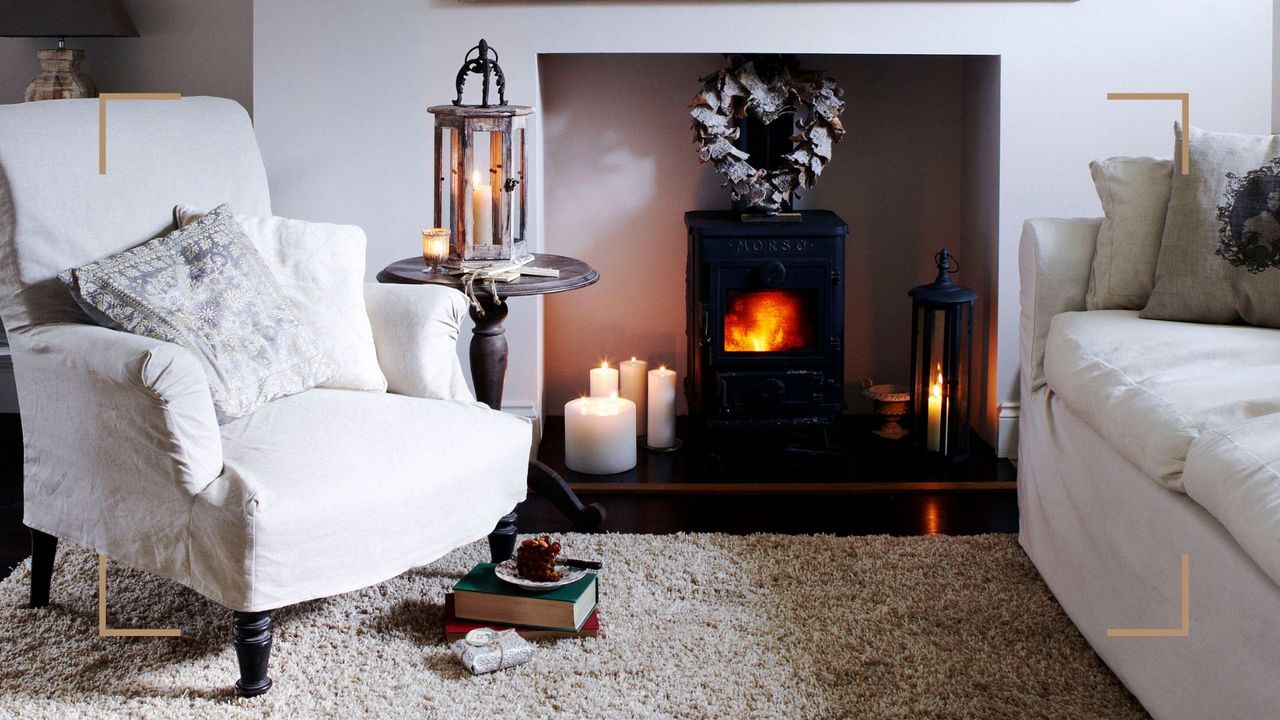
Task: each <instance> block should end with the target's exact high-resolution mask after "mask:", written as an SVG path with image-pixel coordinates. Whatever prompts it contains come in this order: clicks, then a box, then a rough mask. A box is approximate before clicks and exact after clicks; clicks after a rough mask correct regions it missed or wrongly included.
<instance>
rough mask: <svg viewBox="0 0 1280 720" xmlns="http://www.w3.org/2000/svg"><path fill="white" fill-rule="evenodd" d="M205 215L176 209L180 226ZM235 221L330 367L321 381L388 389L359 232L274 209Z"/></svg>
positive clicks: (190, 209) (181, 207)
mask: <svg viewBox="0 0 1280 720" xmlns="http://www.w3.org/2000/svg"><path fill="white" fill-rule="evenodd" d="M232 209H233V210H234V209H235V208H232ZM205 215H206V213H205V212H204V211H202V210H199V209H197V208H195V207H192V206H189V205H178V206H176V207H174V209H173V219H174V222H175V223H176V224H177V226H178V227H180V228H181V227H186V226H187V225H190V224H191V223H193V222H195V221H197V220H199V219H200V218H202V217H204V216H205ZM235 221H236V223H238V224H239V225H240V227H241V229H243V230H244V232H245V235H247V236H248V237H249V241H250V242H252V243H253V246H254V247H255V248H257V249H258V253H259V254H260V255H262V260H263V262H265V263H266V264H267V268H268V269H269V270H270V271H271V275H272V276H273V277H274V278H275V279H276V282H278V283H279V284H280V292H281V293H282V294H283V295H284V297H285V299H286V300H288V301H289V304H290V305H292V306H293V309H294V311H295V312H297V313H298V318H299V319H300V320H302V324H303V325H305V326H306V327H308V328H310V330H311V332H312V333H314V334H315V337H316V343H317V344H318V345H319V346H320V352H321V353H322V354H323V355H324V356H325V357H326V358H328V359H329V361H330V364H331V365H332V366H333V373H332V374H331V375H330V376H329V379H328V380H326V381H325V382H324V383H322V384H321V386H322V387H331V388H348V389H350V390H373V391H375V392H382V391H384V390H386V389H387V378H386V377H385V376H384V375H383V374H382V369H381V368H380V367H379V366H378V353H377V350H375V349H374V345H373V330H372V328H371V327H370V325H369V314H368V312H367V311H366V309H365V303H364V265H365V245H366V244H367V241H366V239H365V235H364V230H361V229H360V228H359V227H357V226H355V225H334V224H331V223H313V222H307V221H305V220H290V219H288V218H282V217H276V216H274V215H236V216H235ZM455 344H456V343H455Z"/></svg>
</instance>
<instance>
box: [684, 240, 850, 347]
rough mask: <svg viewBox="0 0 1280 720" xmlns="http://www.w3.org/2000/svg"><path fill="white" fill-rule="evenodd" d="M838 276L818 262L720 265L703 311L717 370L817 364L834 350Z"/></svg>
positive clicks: (837, 337) (838, 336)
mask: <svg viewBox="0 0 1280 720" xmlns="http://www.w3.org/2000/svg"><path fill="white" fill-rule="evenodd" d="M837 280H838V275H834V274H833V270H832V268H831V266H830V263H829V262H827V261H825V260H822V259H805V260H793V261H785V262H784V261H782V260H765V261H760V260H732V261H720V262H718V263H717V264H716V265H715V266H714V267H713V269H712V271H711V278H710V281H711V282H710V286H711V287H710V288H709V289H710V293H709V298H708V300H709V302H708V303H707V304H706V306H705V307H704V311H705V312H706V317H705V318H704V328H705V331H706V332H707V333H708V337H707V340H708V345H709V348H710V350H711V361H712V363H713V364H714V365H716V366H717V367H724V366H731V365H738V366H741V367H758V366H765V365H770V366H777V365H778V364H779V363H784V364H785V366H786V367H795V366H810V365H822V364H825V363H827V362H828V361H830V360H831V359H833V357H834V356H835V355H836V353H838V352H839V350H840V345H841V336H842V335H843V327H836V325H835V323H836V322H837V321H839V322H840V323H841V325H843V318H837V317H836V316H837V315H838V313H835V312H834V311H833V307H835V305H834V304H835V303H838V302H843V298H836V297H834V291H835V289H836V288H837V287H838V285H837Z"/></svg>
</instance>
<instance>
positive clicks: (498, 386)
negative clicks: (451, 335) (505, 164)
mask: <svg viewBox="0 0 1280 720" xmlns="http://www.w3.org/2000/svg"><path fill="white" fill-rule="evenodd" d="M533 258H534V259H533V262H532V263H530V264H531V265H532V266H534V267H540V268H555V269H556V270H559V271H560V277H556V278H549V277H536V276H532V275H522V276H520V278H518V279H516V280H513V281H511V282H507V283H498V285H497V288H498V295H499V296H500V297H501V298H502V300H503V302H502V304H500V305H499V304H497V303H495V302H494V298H493V295H492V294H491V293H490V291H489V285H488V283H481V282H477V283H476V284H475V293H476V299H477V300H479V302H480V307H481V309H482V310H483V311H484V313H483V314H481V313H479V312H477V311H476V308H475V307H474V306H473V307H472V308H471V312H470V314H471V319H472V320H473V321H474V322H475V330H474V331H473V334H472V337H471V379H472V382H473V383H474V384H475V390H476V399H478V400H479V401H480V402H482V403H484V404H486V405H488V406H489V407H491V408H493V409H494V410H500V409H501V408H502V386H503V384H504V383H505V381H506V378H507V338H506V329H505V328H503V326H502V323H503V321H504V320H506V319H507V312H508V305H507V303H506V299H507V298H513V297H529V296H532V295H549V294H551V293H558V292H567V291H569V290H577V289H578V288H584V287H587V286H588V285H593V284H595V282H596V281H598V280H599V279H600V274H599V273H597V272H596V271H595V269H594V268H592V267H591V266H590V265H588V264H586V263H584V262H582V261H581V260H575V259H573V258H570V257H565V256H563V255H542V254H535V255H534V256H533ZM424 267H426V266H425V264H424V263H423V260H422V257H421V256H419V257H411V258H406V259H404V260H398V261H396V262H393V263H391V264H390V265H388V266H387V267H385V268H384V269H383V270H382V272H380V273H378V282H381V283H401V284H417V285H423V284H430V285H443V286H445V287H451V288H454V289H457V290H459V291H461V290H462V278H461V277H460V276H455V275H450V274H448V273H425V272H423V268H424ZM529 487H531V488H532V489H533V490H534V491H535V492H537V493H538V494H539V495H541V496H543V497H545V498H547V500H549V501H551V504H552V505H554V506H555V507H556V509H557V510H559V511H560V512H561V513H563V514H564V516H565V517H567V518H569V520H570V521H572V522H573V524H574V527H576V528H577V529H579V530H590V529H594V528H596V527H599V526H600V523H602V522H604V517H605V511H604V508H603V507H601V506H600V505H598V504H594V503H593V504H591V505H583V504H582V501H581V500H579V499H578V496H577V495H576V494H575V493H574V492H573V489H572V488H570V487H569V483H567V482H565V480H564V478H562V477H560V475H559V473H557V472H556V471H554V470H552V469H551V468H549V467H547V466H546V465H543V464H542V463H540V462H538V461H537V460H534V461H532V462H530V463H529ZM515 519H516V518H515V513H512V514H511V515H508V516H507V517H505V518H503V519H502V522H500V523H499V524H498V531H497V532H499V533H501V532H504V531H508V530H509V533H510V535H511V542H512V547H514V543H515Z"/></svg>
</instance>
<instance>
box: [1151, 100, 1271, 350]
mask: <svg viewBox="0 0 1280 720" xmlns="http://www.w3.org/2000/svg"><path fill="white" fill-rule="evenodd" d="M1189 136H1190V138H1191V143H1190V148H1189V153H1190V156H1191V157H1190V160H1191V167H1190V172H1189V173H1188V174H1187V175H1183V174H1182V173H1176V174H1174V176H1173V183H1172V188H1173V189H1172V193H1171V195H1170V197H1169V211H1168V213H1167V214H1166V216H1165V223H1164V237H1163V238H1161V240H1160V259H1159V261H1158V262H1157V263H1156V283H1155V287H1154V288H1153V289H1152V291H1151V299H1150V301H1149V302H1148V303H1147V306H1146V307H1145V308H1143V309H1142V317H1144V318H1151V319H1153V320H1185V321H1188V322H1204V323H1234V322H1240V321H1242V320H1243V321H1244V322H1246V323H1249V324H1250V325H1262V326H1265V327H1280V254H1277V252H1276V249H1275V248H1276V246H1277V244H1280V223H1278V222H1277V221H1276V217H1277V214H1280V135H1237V134H1233V133H1213V132H1207V131H1204V130H1200V129H1199V128H1195V127H1193V128H1191V129H1190V132H1189ZM1181 147H1182V137H1181V125H1179V126H1178V144H1177V145H1176V146H1175V149H1174V157H1179V156H1180V155H1181Z"/></svg>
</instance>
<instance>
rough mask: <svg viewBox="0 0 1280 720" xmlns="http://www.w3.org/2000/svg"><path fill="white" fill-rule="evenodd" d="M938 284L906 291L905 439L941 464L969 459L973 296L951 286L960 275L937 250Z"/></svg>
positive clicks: (952, 261) (955, 264)
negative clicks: (909, 419)
mask: <svg viewBox="0 0 1280 720" xmlns="http://www.w3.org/2000/svg"><path fill="white" fill-rule="evenodd" d="M934 262H935V263H936V264H937V266H938V278H937V279H936V280H934V281H933V282H932V283H930V284H928V285H921V286H920V287H918V288H915V289H913V290H911V292H910V295H911V301H912V302H911V416H912V422H911V436H912V439H913V441H914V442H915V444H916V445H917V446H918V447H920V448H921V449H923V450H925V451H926V452H928V453H932V454H936V455H938V456H941V457H943V458H945V459H947V460H950V461H955V460H962V459H964V458H965V457H968V455H969V403H970V396H971V395H972V390H971V387H970V385H971V377H972V375H971V367H972V365H973V304H974V301H975V300H977V299H978V294H977V293H976V292H974V291H973V290H970V289H969V288H967V287H965V286H963V285H959V284H957V283H956V282H955V281H953V280H952V279H951V273H954V272H956V271H958V270H959V269H960V264H959V263H958V262H956V259H955V258H954V257H952V256H951V254H950V253H948V252H947V250H946V248H943V250H942V252H940V253H938V254H937V255H935V256H934Z"/></svg>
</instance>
